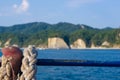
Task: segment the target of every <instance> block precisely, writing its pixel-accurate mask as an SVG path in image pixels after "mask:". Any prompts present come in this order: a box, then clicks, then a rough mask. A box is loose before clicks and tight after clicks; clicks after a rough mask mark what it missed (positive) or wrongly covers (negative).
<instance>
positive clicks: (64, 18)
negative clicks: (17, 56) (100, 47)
mask: <svg viewBox="0 0 120 80" xmlns="http://www.w3.org/2000/svg"><path fill="white" fill-rule="evenodd" d="M30 22H46V23H50V24H56V23H59V22H69V23H73V24H86V25H89V26H92V27H95V28H105V27H112V28H119V27H120V0H1V1H0V26H11V25H15V24H24V23H30Z"/></svg>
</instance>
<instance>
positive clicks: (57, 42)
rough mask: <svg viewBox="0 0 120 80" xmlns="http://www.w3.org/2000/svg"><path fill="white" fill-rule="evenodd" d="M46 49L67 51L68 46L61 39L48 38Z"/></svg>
mask: <svg viewBox="0 0 120 80" xmlns="http://www.w3.org/2000/svg"><path fill="white" fill-rule="evenodd" d="M48 48H50V49H68V48H69V47H68V45H67V44H66V43H65V41H64V40H63V39H62V38H58V37H54V38H48Z"/></svg>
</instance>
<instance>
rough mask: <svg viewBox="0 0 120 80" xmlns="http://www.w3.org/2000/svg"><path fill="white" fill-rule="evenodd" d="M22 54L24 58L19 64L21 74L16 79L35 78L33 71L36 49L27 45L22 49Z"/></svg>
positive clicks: (34, 71)
mask: <svg viewBox="0 0 120 80" xmlns="http://www.w3.org/2000/svg"><path fill="white" fill-rule="evenodd" d="M23 56H24V58H23V60H22V66H21V71H22V75H21V76H20V78H19V79H18V80H35V73H36V70H37V69H36V61H37V59H36V57H37V51H36V49H35V47H33V46H29V47H28V48H26V49H24V52H23Z"/></svg>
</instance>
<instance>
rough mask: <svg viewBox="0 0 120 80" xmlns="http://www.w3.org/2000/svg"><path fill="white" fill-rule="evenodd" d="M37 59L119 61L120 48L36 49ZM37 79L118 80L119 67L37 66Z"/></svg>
mask: <svg viewBox="0 0 120 80" xmlns="http://www.w3.org/2000/svg"><path fill="white" fill-rule="evenodd" d="M0 55H1V54H0ZM37 58H39V59H79V60H96V61H120V49H103V50H102V49H100V50H99V49H98V50H97V49H95V50H94V49H81V50H38V57H37ZM36 79H37V80H120V68H119V67H80V66H67V67H66V66H37V74H36Z"/></svg>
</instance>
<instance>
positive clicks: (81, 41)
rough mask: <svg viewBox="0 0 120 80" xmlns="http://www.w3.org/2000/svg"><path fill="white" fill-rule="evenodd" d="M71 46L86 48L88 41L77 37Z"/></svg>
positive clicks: (73, 47) (72, 47)
mask: <svg viewBox="0 0 120 80" xmlns="http://www.w3.org/2000/svg"><path fill="white" fill-rule="evenodd" d="M70 47H71V49H81V48H86V43H85V42H84V41H83V40H82V39H77V41H75V42H74V43H73V44H72V45H71V46H70Z"/></svg>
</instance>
